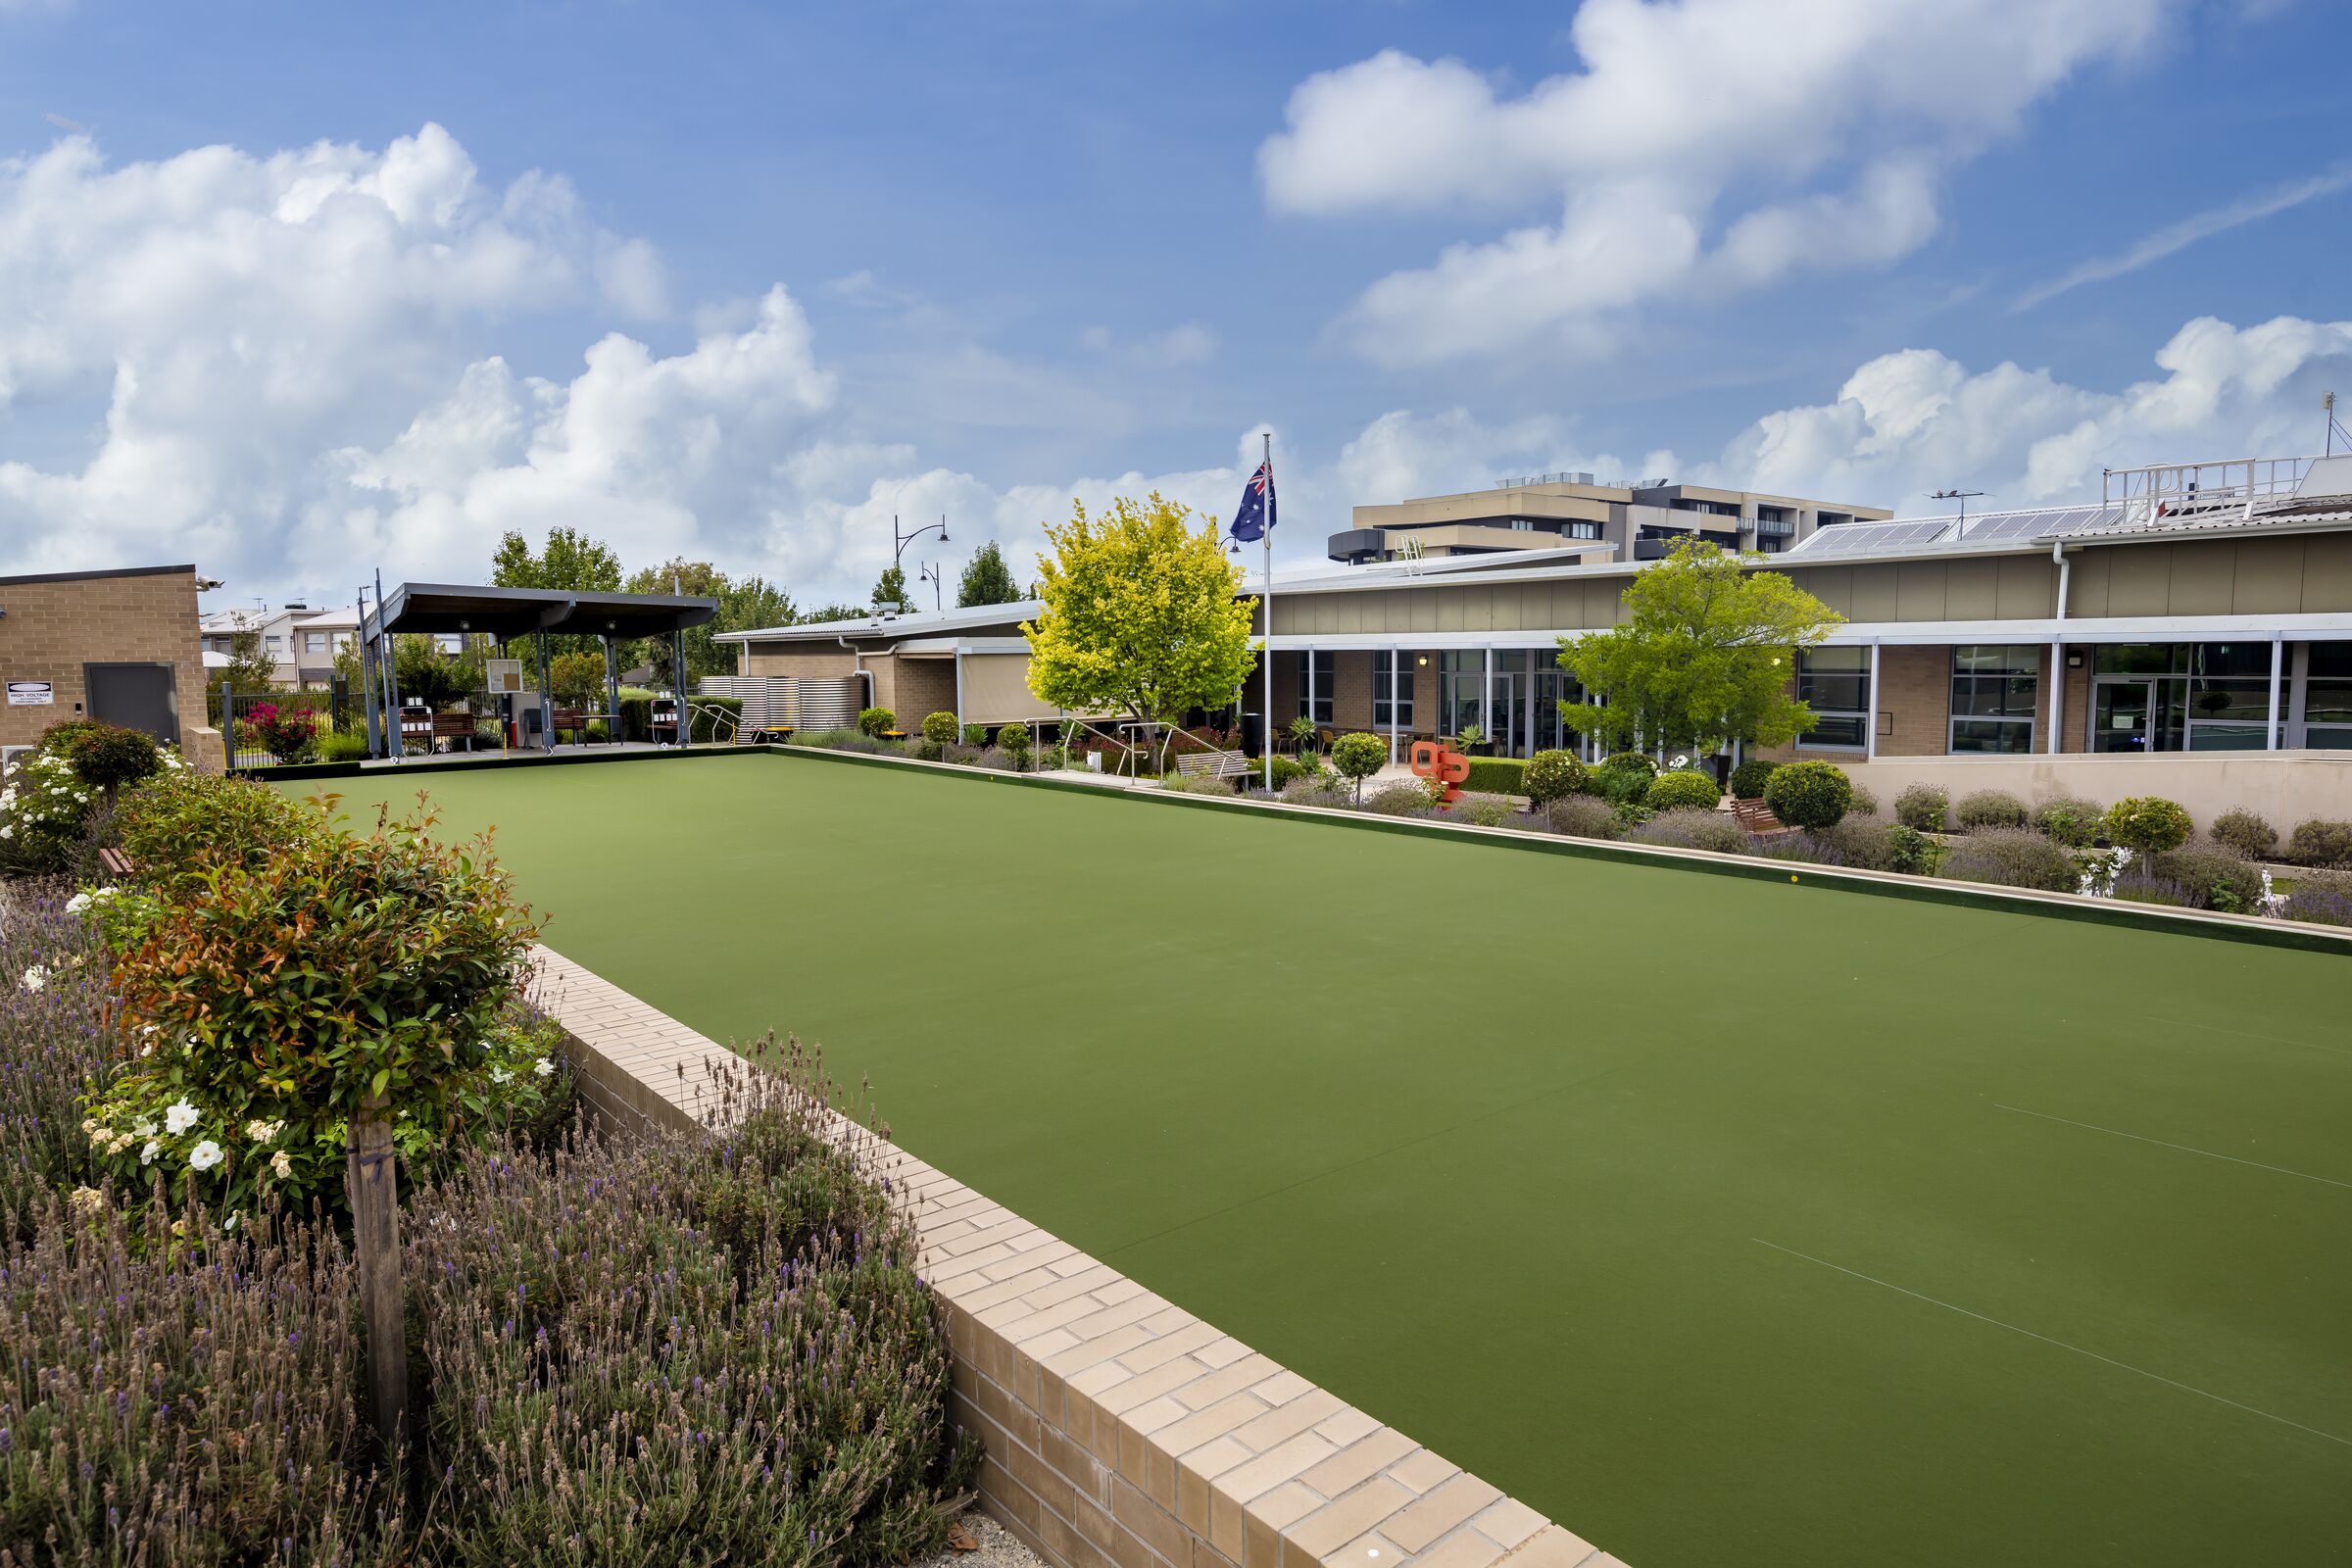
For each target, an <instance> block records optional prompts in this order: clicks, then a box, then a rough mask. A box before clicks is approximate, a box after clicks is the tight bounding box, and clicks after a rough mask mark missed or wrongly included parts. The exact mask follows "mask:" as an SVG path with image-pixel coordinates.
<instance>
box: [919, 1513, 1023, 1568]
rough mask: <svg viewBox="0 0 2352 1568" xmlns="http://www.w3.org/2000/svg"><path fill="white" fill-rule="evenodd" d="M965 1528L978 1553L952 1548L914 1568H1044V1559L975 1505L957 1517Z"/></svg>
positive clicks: (934, 1555) (936, 1553)
mask: <svg viewBox="0 0 2352 1568" xmlns="http://www.w3.org/2000/svg"><path fill="white" fill-rule="evenodd" d="M956 1518H957V1520H958V1521H960V1522H961V1524H962V1525H963V1528H964V1529H966V1530H969V1531H970V1532H971V1533H972V1537H973V1539H974V1540H976V1541H978V1542H979V1543H980V1549H979V1550H978V1551H957V1550H956V1549H954V1548H953V1547H950V1548H949V1549H947V1550H945V1551H940V1552H935V1553H934V1554H932V1555H931V1556H928V1557H921V1558H917V1559H916V1560H915V1562H914V1563H913V1565H912V1568H1045V1559H1044V1558H1042V1557H1040V1556H1038V1554H1037V1553H1036V1552H1034V1551H1031V1550H1030V1549H1029V1548H1028V1547H1027V1546H1024V1545H1022V1544H1021V1543H1020V1542H1019V1540H1018V1539H1017V1538H1015V1537H1014V1535H1013V1533H1012V1532H1011V1531H1009V1530H1007V1529H1005V1527H1004V1526H1003V1525H1001V1524H999V1523H997V1522H996V1521H995V1520H994V1519H991V1518H990V1517H989V1516H988V1515H987V1514H985V1513H983V1512H981V1511H980V1505H979V1504H978V1503H974V1504H972V1505H971V1506H970V1507H968V1508H966V1509H964V1510H963V1512H962V1513H960V1514H958V1515H956Z"/></svg>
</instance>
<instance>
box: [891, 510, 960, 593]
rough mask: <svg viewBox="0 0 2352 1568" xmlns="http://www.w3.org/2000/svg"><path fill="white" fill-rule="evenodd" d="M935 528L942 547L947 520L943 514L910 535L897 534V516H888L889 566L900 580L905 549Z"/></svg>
mask: <svg viewBox="0 0 2352 1568" xmlns="http://www.w3.org/2000/svg"><path fill="white" fill-rule="evenodd" d="M935 528H936V529H937V530H939V542H940V543H941V544H943V545H944V544H946V543H947V542H948V518H947V515H946V514H945V513H942V514H941V515H940V518H939V520H938V521H937V522H926V523H924V524H923V525H922V526H921V527H920V528H917V529H915V530H914V531H913V532H912V533H901V532H899V515H898V514H897V513H895V512H894V513H892V514H891V515H890V533H891V547H890V564H891V565H892V567H893V568H895V569H896V570H897V571H898V572H899V574H900V576H901V577H902V578H903V577H905V575H906V572H907V546H908V545H910V544H912V543H914V542H915V541H916V540H917V539H920V538H921V537H922V536H923V535H925V534H927V533H929V532H931V531H932V530H933V529H935Z"/></svg>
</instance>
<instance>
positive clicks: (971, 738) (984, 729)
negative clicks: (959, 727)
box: [962, 724, 988, 746]
mask: <svg viewBox="0 0 2352 1568" xmlns="http://www.w3.org/2000/svg"><path fill="white" fill-rule="evenodd" d="M962 740H963V744H964V745H966V746H986V745H987V744H988V726H987V725H986V724H966V725H964V726H963V736H962Z"/></svg>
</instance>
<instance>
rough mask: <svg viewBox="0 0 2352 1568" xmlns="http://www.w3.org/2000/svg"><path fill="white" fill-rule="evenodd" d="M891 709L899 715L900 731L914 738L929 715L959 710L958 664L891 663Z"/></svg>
mask: <svg viewBox="0 0 2352 1568" xmlns="http://www.w3.org/2000/svg"><path fill="white" fill-rule="evenodd" d="M890 662H891V665H892V666H893V667H892V671H891V673H892V675H893V676H894V679H893V680H892V681H891V696H892V698H893V699H894V700H893V701H892V702H891V703H890V705H889V707H890V710H891V711H893V712H895V713H897V714H898V715H899V728H901V729H903V730H905V731H906V732H907V734H909V735H912V734H914V733H915V732H916V731H918V730H920V729H921V728H922V727H923V715H924V714H926V713H953V712H954V711H956V661H955V660H953V659H898V658H893V659H892V660H891V661H890Z"/></svg>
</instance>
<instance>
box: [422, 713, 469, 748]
mask: <svg viewBox="0 0 2352 1568" xmlns="http://www.w3.org/2000/svg"><path fill="white" fill-rule="evenodd" d="M477 733H478V732H477V730H476V728H475V725H474V719H473V715H472V714H471V713H435V714H434V715H433V733H432V742H433V744H434V745H435V746H439V745H440V744H441V743H442V742H443V741H449V742H451V743H453V744H454V743H456V742H458V741H464V742H465V743H466V750H467V751H469V752H470V751H472V750H473V747H474V741H475V739H476V736H477Z"/></svg>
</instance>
